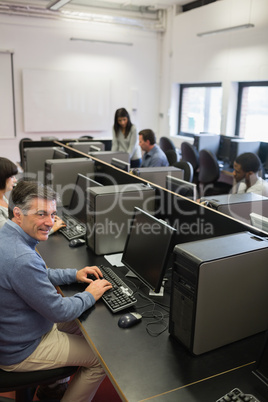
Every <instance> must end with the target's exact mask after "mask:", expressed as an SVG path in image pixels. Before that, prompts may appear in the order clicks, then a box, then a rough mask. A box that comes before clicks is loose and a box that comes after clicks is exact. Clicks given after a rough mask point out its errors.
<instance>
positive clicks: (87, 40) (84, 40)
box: [70, 38, 133, 46]
mask: <svg viewBox="0 0 268 402" xmlns="http://www.w3.org/2000/svg"><path fill="white" fill-rule="evenodd" d="M70 40H78V41H79V40H80V41H83V42H96V43H108V44H109V45H125V46H133V43H131V42H114V41H109V40H97V39H83V38H70Z"/></svg>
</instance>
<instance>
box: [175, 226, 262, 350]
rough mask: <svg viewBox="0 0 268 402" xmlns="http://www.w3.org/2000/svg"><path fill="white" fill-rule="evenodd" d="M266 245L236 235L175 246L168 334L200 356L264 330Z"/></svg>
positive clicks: (257, 240)
mask: <svg viewBox="0 0 268 402" xmlns="http://www.w3.org/2000/svg"><path fill="white" fill-rule="evenodd" d="M267 258H268V241H267V239H266V238H259V237H257V236H254V235H253V234H251V233H250V232H241V233H236V234H231V235H226V236H219V237H215V238H211V239H206V240H205V239H204V240H200V241H196V242H189V243H184V244H181V245H176V246H175V248H174V263H173V274H172V275H173V276H172V286H171V306H170V325H169V331H170V334H171V336H172V337H174V338H175V339H176V340H178V341H179V342H180V343H182V344H183V345H184V346H185V347H186V348H187V349H188V350H189V351H190V352H191V353H193V354H195V355H200V354H202V353H205V352H208V351H210V350H213V349H216V348H218V347H220V346H223V345H227V344H229V343H232V342H235V341H237V340H240V339H243V338H246V337H248V336H250V335H254V334H256V333H258V332H261V331H264V330H266V329H267V328H268V315H267V311H268V264H267Z"/></svg>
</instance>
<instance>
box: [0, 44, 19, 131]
mask: <svg viewBox="0 0 268 402" xmlns="http://www.w3.org/2000/svg"><path fill="white" fill-rule="evenodd" d="M15 135H16V132H15V108H14V100H13V66H12V54H11V53H10V52H3V53H2V52H1V50H0V138H14V137H15Z"/></svg>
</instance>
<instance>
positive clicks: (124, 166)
mask: <svg viewBox="0 0 268 402" xmlns="http://www.w3.org/2000/svg"><path fill="white" fill-rule="evenodd" d="M111 165H113V166H115V167H117V168H118V169H121V170H124V172H129V171H130V163H128V162H125V161H121V160H120V159H117V158H112V163H111Z"/></svg>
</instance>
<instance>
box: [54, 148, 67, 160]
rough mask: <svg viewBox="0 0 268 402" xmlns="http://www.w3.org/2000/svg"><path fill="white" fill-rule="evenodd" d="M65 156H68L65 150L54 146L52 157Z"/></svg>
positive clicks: (64, 157)
mask: <svg viewBox="0 0 268 402" xmlns="http://www.w3.org/2000/svg"><path fill="white" fill-rule="evenodd" d="M66 158H69V155H68V154H67V152H65V151H63V150H62V149H58V148H55V150H54V153H53V158H52V159H66Z"/></svg>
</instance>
